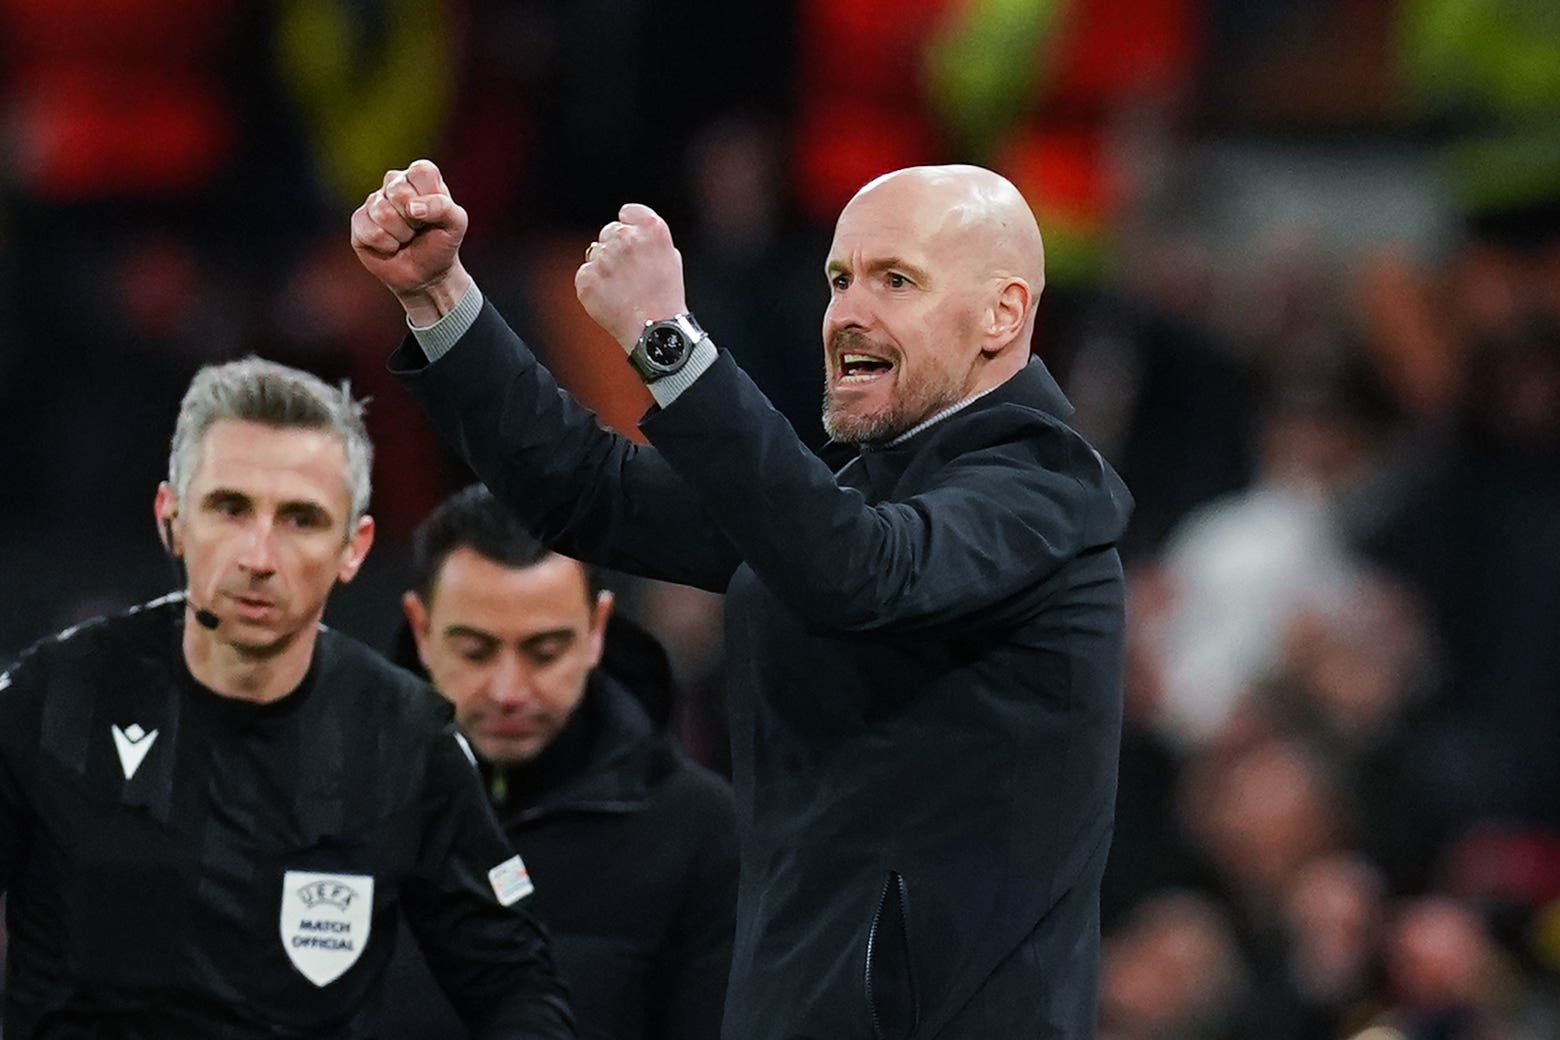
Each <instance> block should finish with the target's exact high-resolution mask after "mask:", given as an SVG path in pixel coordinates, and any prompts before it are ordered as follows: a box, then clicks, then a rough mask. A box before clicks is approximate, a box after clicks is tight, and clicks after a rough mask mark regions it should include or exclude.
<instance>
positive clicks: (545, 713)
mask: <svg viewBox="0 0 1560 1040" xmlns="http://www.w3.org/2000/svg"><path fill="white" fill-rule="evenodd" d="M413 560H414V566H413V571H414V574H413V577H414V581H415V586H416V587H415V589H414V590H413V591H410V592H407V593H406V595H405V597H404V599H403V605H404V607H405V610H406V617H407V621H408V624H409V626H410V629H411V633H412V635H413V637H414V639H415V641H416V647H417V655H418V657H419V659H420V662H421V664H422V665H423V666H424V667H425V668H426V669H427V671H428V674H429V676H430V677H431V678H432V680H433V683H434V685H435V687H437V688H438V690H439V692H440V693H442V694H443V695H444V696H445V697H446V698H447V699H448V700H449V701H450V702H451V703H452V704H453V705H454V706H455V718H456V723H457V725H459V727H460V729H461V731H462V732H463V733H464V734H465V735H466V737H467V739H468V740H469V741H470V743H471V745H472V747H473V748H474V749H475V750H476V753H477V758H478V761H479V763H480V765H481V769H482V774H483V777H484V778H485V779H486V782H487V786H488V792H489V795H490V797H491V800H492V803H493V807H494V809H495V810H496V811H497V812H498V816H499V819H500V821H501V822H502V823H503V824H504V826H505V828H506V830H507V831H508V832H509V836H510V838H511V839H512V840H513V842H514V843H515V846H516V847H517V848H518V849H519V850H520V852H521V855H522V856H524V857H525V862H526V865H527V866H528V867H529V868H530V871H531V876H532V877H533V878H535V879H536V884H537V895H536V898H535V904H534V906H535V910H536V913H537V916H538V917H539V918H540V919H541V920H542V923H543V924H544V925H546V926H547V928H548V930H549V932H550V933H551V936H552V939H553V951H554V956H555V957H556V959H557V963H558V971H559V974H560V976H561V977H562V978H563V980H564V982H565V984H566V985H567V986H568V987H569V991H570V999H571V1003H572V1004H573V1006H574V1010H575V1015H576V1018H577V1019H578V1022H579V1028H580V1035H581V1036H582V1037H586V1038H590V1040H716V1038H717V1037H718V1036H719V1035H720V1021H721V1009H722V1004H723V1002H724V1000H725V993H726V974H727V972H728V971H729V969H730V964H731V940H732V932H733V928H734V923H733V922H734V918H735V913H736V885H737V852H736V829H735V808H734V806H733V803H732V797H731V791H730V789H729V788H728V787H727V786H726V784H725V782H724V781H722V780H720V779H719V778H718V777H716V776H715V775H714V774H712V773H710V772H708V771H707V770H705V769H702V768H701V767H699V766H697V765H695V764H694V763H692V762H690V761H689V760H688V759H687V758H685V757H684V756H683V755H681V754H680V753H679V752H677V751H676V750H675V749H673V747H672V746H671V745H670V744H669V743H668V741H667V740H666V739H665V738H664V737H662V736H661V735H660V734H659V733H658V732H657V731H656V729H655V727H654V726H653V725H652V723H651V721H650V719H649V718H648V717H647V716H646V713H645V711H644V710H643V708H642V707H641V706H640V704H639V701H638V699H637V698H636V697H635V696H634V695H633V693H631V692H630V691H629V690H627V689H625V688H624V686H623V685H622V684H620V683H619V682H618V681H617V679H615V678H614V677H612V676H610V675H608V674H607V673H606V672H605V671H604V670H602V669H600V668H598V665H599V664H600V663H601V660H602V655H603V651H604V648H605V643H606V641H607V639H609V638H612V637H611V635H610V634H609V626H608V622H609V619H610V617H611V614H612V605H613V602H612V593H610V592H607V591H605V590H603V589H601V588H599V587H598V586H597V584H596V582H595V580H594V578H593V574H592V572H590V571H589V570H587V568H585V567H584V566H583V565H581V564H580V563H579V562H578V561H576V560H572V559H569V558H568V557H566V556H560V555H558V554H557V553H554V552H551V551H550V550H548V549H547V548H546V547H545V546H544V545H542V544H541V543H540V542H538V541H537V540H536V539H535V538H534V537H532V536H531V535H530V534H528V533H527V532H526V531H525V529H524V528H523V527H522V526H521V525H520V523H519V522H518V521H517V520H516V519H515V518H514V516H513V514H511V513H510V512H509V511H508V510H506V509H504V508H503V506H501V505H500V504H499V503H498V502H496V501H495V500H494V499H493V497H492V495H491V494H490V493H489V492H488V490H487V489H486V488H484V487H482V486H481V485H474V486H472V487H469V488H467V489H465V490H464V491H462V492H460V493H458V494H456V495H454V496H453V497H451V498H450V499H448V500H447V501H446V502H444V503H443V504H442V505H441V506H440V507H439V508H438V509H437V510H435V511H434V512H433V513H432V514H431V515H430V516H429V517H428V518H427V519H426V520H425V521H423V523H422V525H421V526H420V527H419V528H418V530H417V535H416V539H415V542H414V547H413ZM398 980H399V984H398V986H397V987H396V992H393V993H392V994H391V995H390V1001H391V1006H392V1009H393V1013H392V1014H391V1015H389V1016H388V1017H389V1018H390V1019H391V1021H393V1022H395V1023H397V1025H396V1026H395V1028H396V1029H397V1030H399V1031H397V1032H394V1033H393V1034H392V1035H393V1036H396V1037H400V1036H405V1037H407V1038H408V1040H410V1038H411V1037H414V1036H419V1035H421V1036H435V1035H436V1036H440V1037H447V1036H451V1035H453V1034H452V1033H450V1032H449V1031H448V1030H449V1029H450V1028H451V1027H452V1025H453V1023H447V1022H438V1021H437V1018H438V1011H437V1005H438V1003H439V1001H438V1000H437V997H436V995H435V994H434V993H433V992H432V990H431V988H430V987H428V986H427V985H426V984H424V983H422V982H420V981H419V975H418V973H417V972H416V971H415V969H414V968H407V969H405V971H404V973H402V974H399V975H398Z"/></svg>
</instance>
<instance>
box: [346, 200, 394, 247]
mask: <svg viewBox="0 0 1560 1040" xmlns="http://www.w3.org/2000/svg"><path fill="white" fill-rule="evenodd" d="M351 227H352V248H353V249H361V250H363V251H364V252H368V253H372V254H374V255H375V256H380V257H386V258H389V257H392V256H395V254H396V253H398V252H400V249H401V243H399V242H397V241H396V239H395V236H394V235H392V234H390V232H388V231H386V230H385V229H384V228H382V227H380V226H379V225H378V224H376V223H374V221H373V218H372V217H370V216H369V215H368V204H367V203H364V204H363V205H361V206H359V207H358V208H357V210H356V211H354V212H353V214H352V223H351Z"/></svg>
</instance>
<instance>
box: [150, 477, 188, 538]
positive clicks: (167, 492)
mask: <svg viewBox="0 0 1560 1040" xmlns="http://www.w3.org/2000/svg"><path fill="white" fill-rule="evenodd" d="M178 515H179V499H178V497H177V496H176V495H175V494H174V493H173V488H172V487H170V486H169V484H168V482H167V481H166V480H165V481H163V482H162V483H161V484H158V485H157V495H156V497H154V498H153V499H152V516H153V517H154V518H155V520H156V523H157V540H158V541H160V542H162V543H163V548H164V549H167V550H168V552H169V553H170V554H171V555H173V556H179V555H182V553H181V551H180V549H179V543H178V539H177V538H175V537H174V533H173V520H174V517H176V516H178Z"/></svg>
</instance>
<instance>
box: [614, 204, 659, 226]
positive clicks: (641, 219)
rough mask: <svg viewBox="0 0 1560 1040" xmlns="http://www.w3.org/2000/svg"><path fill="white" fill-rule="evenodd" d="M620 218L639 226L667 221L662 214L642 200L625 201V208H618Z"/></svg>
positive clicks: (626, 222)
mask: <svg viewBox="0 0 1560 1040" xmlns="http://www.w3.org/2000/svg"><path fill="white" fill-rule="evenodd" d="M618 220H620V221H622V222H623V223H624V224H634V225H639V226H646V225H652V224H662V223H665V221H663V220H662V219H661V216H660V214H658V213H656V211H655V210H653V209H651V208H650V207H649V206H646V205H645V204H644V203H642V202H628V203H624V205H623V208H622V209H620V210H618Z"/></svg>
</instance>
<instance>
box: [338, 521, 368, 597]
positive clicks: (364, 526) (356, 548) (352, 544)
mask: <svg viewBox="0 0 1560 1040" xmlns="http://www.w3.org/2000/svg"><path fill="white" fill-rule="evenodd" d="M373 544H374V518H373V517H371V516H360V517H358V522H357V527H356V529H354V530H353V532H352V535H351V537H349V538H348V539H347V545H346V548H345V549H343V550H342V556H341V568H340V569H339V570H337V571H336V580H337V581H340V582H341V583H343V584H345V583H347V582H349V581H351V580H352V579H353V578H355V577H357V572H358V568H359V567H361V566H363V559H364V557H366V556H367V555H368V550H369V548H370V547H371V546H372V545H373Z"/></svg>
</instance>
